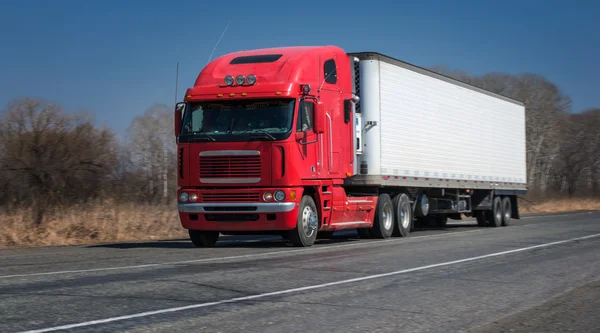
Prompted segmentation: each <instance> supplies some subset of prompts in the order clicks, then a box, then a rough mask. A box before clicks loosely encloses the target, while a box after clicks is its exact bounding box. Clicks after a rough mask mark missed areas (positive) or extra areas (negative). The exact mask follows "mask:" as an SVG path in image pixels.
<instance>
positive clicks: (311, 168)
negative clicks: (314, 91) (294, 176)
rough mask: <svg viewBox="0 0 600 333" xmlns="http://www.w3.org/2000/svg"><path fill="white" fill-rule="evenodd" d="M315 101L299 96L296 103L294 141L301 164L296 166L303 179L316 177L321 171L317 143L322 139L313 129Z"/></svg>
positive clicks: (320, 159) (319, 152) (321, 166)
mask: <svg viewBox="0 0 600 333" xmlns="http://www.w3.org/2000/svg"><path fill="white" fill-rule="evenodd" d="M314 109H315V103H314V101H313V100H310V99H303V98H301V99H300V100H299V103H298V113H297V115H298V116H297V119H296V133H295V135H296V143H297V146H298V150H299V152H300V156H301V158H302V165H301V166H300V167H298V168H297V170H298V174H299V176H300V177H301V178H303V179H312V178H317V177H319V176H320V175H321V173H322V172H323V165H322V157H321V156H320V154H321V152H322V150H321V149H320V147H319V145H320V144H321V143H322V139H321V138H320V135H319V134H316V133H315V132H314V131H313V119H314V118H313V114H314Z"/></svg>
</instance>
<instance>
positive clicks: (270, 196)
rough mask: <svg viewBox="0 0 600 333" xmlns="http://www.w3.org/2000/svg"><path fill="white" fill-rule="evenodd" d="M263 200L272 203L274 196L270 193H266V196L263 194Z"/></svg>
mask: <svg viewBox="0 0 600 333" xmlns="http://www.w3.org/2000/svg"><path fill="white" fill-rule="evenodd" d="M263 199H264V200H265V201H271V200H272V199H273V194H271V193H269V192H265V194H263Z"/></svg>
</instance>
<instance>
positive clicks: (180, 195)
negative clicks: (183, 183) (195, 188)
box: [179, 192, 188, 202]
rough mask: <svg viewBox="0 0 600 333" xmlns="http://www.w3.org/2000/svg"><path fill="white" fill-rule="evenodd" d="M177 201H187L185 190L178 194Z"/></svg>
mask: <svg viewBox="0 0 600 333" xmlns="http://www.w3.org/2000/svg"><path fill="white" fill-rule="evenodd" d="M179 201H181V202H186V201H188V194H187V193H186V192H181V193H180V194H179Z"/></svg>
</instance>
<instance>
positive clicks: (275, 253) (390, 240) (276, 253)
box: [0, 229, 485, 279]
mask: <svg viewBox="0 0 600 333" xmlns="http://www.w3.org/2000/svg"><path fill="white" fill-rule="evenodd" d="M483 230H485V229H478V230H469V231H460V232H450V233H443V234H435V235H424V236H415V237H410V238H388V239H381V240H374V241H367V242H360V243H352V244H339V245H330V246H323V247H310V248H302V249H296V250H288V251H272V252H265V253H252V254H243V255H239V256H229V257H216V258H204V259H192V260H184V261H173V262H164V263H155V264H143V265H132V266H118V267H103V268H90V269H77V270H65V271H53V272H42V273H26V274H13V275H0V279H8V278H18V277H31V276H44V275H58V274H68V273H88V272H102V271H114V270H127V269H136V268H148V267H158V266H171V265H181V264H198V263H204V262H214V261H226V260H237V259H247V258H258V257H272V256H285V255H287V254H290V253H299V252H308V251H313V252H328V251H331V250H337V249H339V248H345V247H356V246H365V245H373V246H377V245H384V244H389V243H397V242H400V241H404V242H407V241H410V240H413V239H423V238H431V237H443V236H458V235H464V234H466V233H472V232H482V231H483Z"/></svg>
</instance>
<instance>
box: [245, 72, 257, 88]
mask: <svg viewBox="0 0 600 333" xmlns="http://www.w3.org/2000/svg"><path fill="white" fill-rule="evenodd" d="M246 81H248V84H250V85H252V84H255V83H256V76H255V75H254V74H250V75H248V77H247V78H246Z"/></svg>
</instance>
